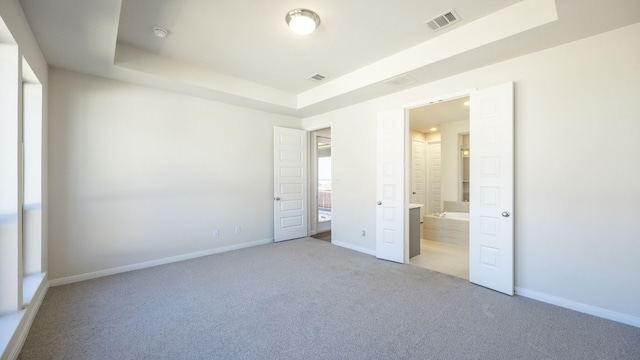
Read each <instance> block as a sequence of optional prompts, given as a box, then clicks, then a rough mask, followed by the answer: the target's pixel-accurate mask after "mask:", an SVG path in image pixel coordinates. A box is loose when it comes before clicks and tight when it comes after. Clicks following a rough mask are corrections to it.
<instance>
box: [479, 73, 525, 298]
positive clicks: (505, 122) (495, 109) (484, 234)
mask: <svg viewBox="0 0 640 360" xmlns="http://www.w3.org/2000/svg"><path fill="white" fill-rule="evenodd" d="M470 111H471V121H470V130H471V134H472V136H471V147H470V157H471V159H470V160H471V165H470V170H471V179H470V180H471V183H470V204H469V206H470V224H469V281H471V282H472V283H475V284H478V285H482V286H485V287H487V288H490V289H493V290H496V291H500V292H503V293H505V294H508V295H513V286H514V280H513V268H514V265H513V257H514V254H513V248H514V247H513V83H506V84H502V85H498V86H494V87H491V88H487V89H483V90H479V91H476V92H473V93H471V109H470Z"/></svg>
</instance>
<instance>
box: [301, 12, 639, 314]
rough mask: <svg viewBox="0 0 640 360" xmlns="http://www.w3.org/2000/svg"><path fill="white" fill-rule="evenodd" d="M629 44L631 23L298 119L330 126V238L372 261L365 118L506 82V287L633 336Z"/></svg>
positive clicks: (633, 83) (371, 155) (371, 133)
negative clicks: (510, 97)
mask: <svg viewBox="0 0 640 360" xmlns="http://www.w3.org/2000/svg"><path fill="white" fill-rule="evenodd" d="M638 38H640V24H635V25H631V26H627V27H624V28H621V29H618V30H614V31H611V32H607V33H603V34H600V35H597V36H594V37H590V38H587V39H583V40H580V41H577V42H573V43H570V44H566V45H563V46H559V47H556V48H552V49H548V50H544V51H541V52H537V53H534V54H530V55H526V56H522V57H519V58H516V59H512V60H508V61H505V62H501V63H497V64H493V65H491V66H487V67H484V68H480V69H476V70H473V71H470V72H466V73H462V74H459V75H456V76H453V77H450V78H447V79H443V80H440V81H437V82H433V83H429V84H425V85H421V86H418V87H415V88H411V89H407V90H405V91H402V92H398V93H396V94H393V95H389V96H385V97H381V98H378V99H375V100H371V101H367V102H363V103H360V104H357V105H353V106H350V107H347V108H344V109H340V110H337V111H332V112H329V113H326V114H322V115H318V116H314V117H310V118H306V119H303V121H302V123H303V126H305V127H313V126H316V124H322V123H327V122H330V123H332V130H333V132H332V137H333V147H334V149H335V156H334V166H335V168H334V169H335V173H334V176H335V177H337V178H339V179H341V183H336V184H335V206H336V208H335V210H334V211H335V217H334V218H333V226H334V229H336V235H337V236H340V240H341V241H342V242H344V243H349V244H352V245H354V247H355V246H358V247H360V248H365V249H370V250H373V251H375V194H376V193H375V154H376V144H375V123H376V114H377V112H379V111H385V110H389V109H394V108H399V107H402V106H403V105H405V104H412V103H416V102H419V101H422V100H425V99H432V98H436V97H441V96H446V95H447V94H453V93H457V92H460V91H464V90H466V89H470V88H485V87H489V86H492V85H496V84H500V83H504V82H508V81H513V82H515V209H514V212H513V216H514V217H515V219H514V220H515V262H516V263H515V269H516V270H515V271H516V274H515V279H516V288H517V289H518V291H519V292H521V293H526V294H528V295H529V296H532V297H536V298H539V299H543V300H545V301H549V302H554V303H558V304H564V305H567V304H568V305H569V306H571V307H573V308H579V309H583V310H585V311H590V312H592V313H601V314H602V313H607V312H608V313H609V315H611V316H609V318H616V317H617V316H618V317H620V318H622V320H623V321H626V322H628V323H634V321H635V323H636V324H638V326H640V302H638V299H640V282H638V281H637V274H639V273H640V262H638V261H637V254H638V253H640V237H639V236H638V234H640V222H638V219H637V214H638V204H639V203H640V187H638V185H637V184H640V167H639V166H637V164H638V154H640V141H638V139H637V138H638V134H640V121H638V109H637V99H639V98H640V86H638V84H640V47H638V46H637V39H638ZM471 136H473V134H471ZM360 227H363V228H367V229H370V230H369V231H368V232H367V236H366V238H363V237H361V236H359V234H357V230H359V228H360ZM591 310H593V311H591Z"/></svg>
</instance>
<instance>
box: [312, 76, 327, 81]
mask: <svg viewBox="0 0 640 360" xmlns="http://www.w3.org/2000/svg"><path fill="white" fill-rule="evenodd" d="M324 78H325V77H324V76H323V75H320V74H315V75H311V76H309V80H315V81H322V80H324Z"/></svg>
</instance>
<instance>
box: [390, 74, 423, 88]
mask: <svg viewBox="0 0 640 360" xmlns="http://www.w3.org/2000/svg"><path fill="white" fill-rule="evenodd" d="M416 82H418V81H417V80H416V79H414V78H412V77H411V76H409V75H407V74H403V75H400V76H396V77H394V78H391V79H389V80H385V81H384V83H385V84H387V85H391V86H393V87H401V86H405V85H409V84H414V83H416Z"/></svg>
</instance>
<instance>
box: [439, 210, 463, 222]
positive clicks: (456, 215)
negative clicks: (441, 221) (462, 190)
mask: <svg viewBox="0 0 640 360" xmlns="http://www.w3.org/2000/svg"><path fill="white" fill-rule="evenodd" d="M443 214H444V216H443V218H446V219H457V220H467V221H469V213H464V212H454V211H445V212H443Z"/></svg>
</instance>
